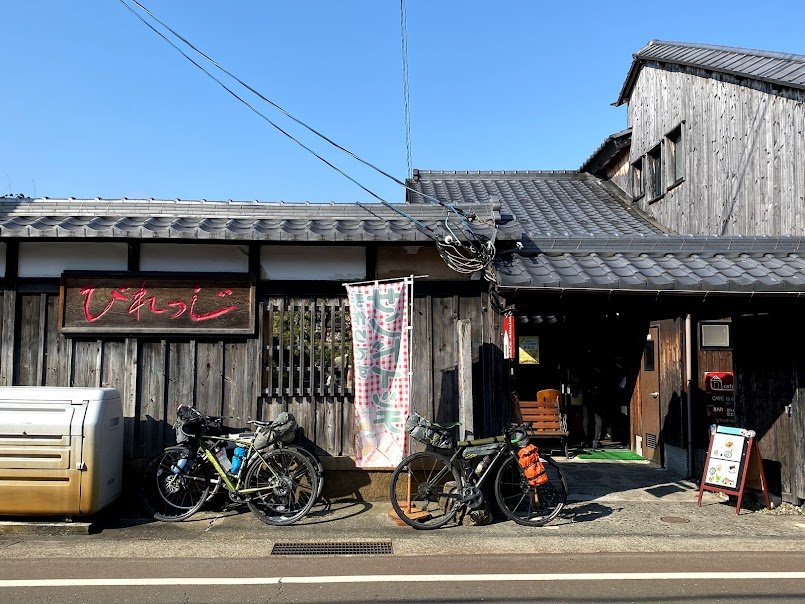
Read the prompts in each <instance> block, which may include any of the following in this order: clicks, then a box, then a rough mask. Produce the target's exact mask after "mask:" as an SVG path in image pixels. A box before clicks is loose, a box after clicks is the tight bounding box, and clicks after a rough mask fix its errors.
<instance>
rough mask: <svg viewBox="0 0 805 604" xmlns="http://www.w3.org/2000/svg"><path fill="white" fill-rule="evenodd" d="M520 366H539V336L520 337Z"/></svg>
mask: <svg viewBox="0 0 805 604" xmlns="http://www.w3.org/2000/svg"><path fill="white" fill-rule="evenodd" d="M519 346H520V351H519V356H518V361H519V363H520V365H539V336H520V338H519Z"/></svg>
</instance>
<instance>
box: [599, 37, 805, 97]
mask: <svg viewBox="0 0 805 604" xmlns="http://www.w3.org/2000/svg"><path fill="white" fill-rule="evenodd" d="M646 61H657V62H662V63H672V64H675V65H684V66H686V67H696V68H700V69H706V70H709V71H714V72H719V73H726V74H730V75H733V76H737V77H742V78H749V79H753V80H759V81H761V82H769V83H771V84H776V85H778V86H784V87H788V88H795V89H799V90H805V56H804V55H796V54H784V53H779V52H768V51H763V50H751V49H747V48H732V47H729V46H714V45H711V44H690V43H686V42H665V41H662V40H651V41H650V42H649V43H648V44H647V45H646V46H645V47H643V48H641V49H640V50H639V51H637V52H636V53H635V54H634V55H633V60H632V65H631V67H630V68H629V74H628V75H627V76H626V81H625V82H624V83H623V88H622V89H621V92H620V95H618V100H617V101H615V103H614V104H615V105H622V104H623V103H626V102H628V101H629V97H630V96H631V94H632V88H633V87H634V84H635V82H636V81H637V75H638V73H639V72H640V68H641V67H642V66H643V64H645V62H646Z"/></svg>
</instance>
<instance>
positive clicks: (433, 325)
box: [0, 291, 508, 457]
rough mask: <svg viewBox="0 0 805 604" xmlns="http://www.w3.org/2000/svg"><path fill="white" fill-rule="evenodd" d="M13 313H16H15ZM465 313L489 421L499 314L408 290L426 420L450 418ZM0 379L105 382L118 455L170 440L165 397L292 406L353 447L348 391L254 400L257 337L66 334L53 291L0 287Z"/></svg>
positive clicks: (221, 410)
mask: <svg viewBox="0 0 805 604" xmlns="http://www.w3.org/2000/svg"><path fill="white" fill-rule="evenodd" d="M15 315H16V319H15ZM458 319H469V320H470V321H471V322H472V341H473V396H474V401H475V408H476V420H475V424H476V430H477V429H478V428H477V427H478V426H483V425H484V421H486V423H487V424H490V425H492V426H494V427H495V428H497V427H498V426H499V425H500V424H501V422H502V418H503V417H508V410H507V409H505V410H504V409H503V408H502V406H501V405H503V404H504V403H503V402H501V398H502V397H500V395H499V393H500V392H502V389H501V388H500V387H498V384H500V383H501V380H502V377H503V376H502V360H501V359H499V356H500V347H499V342H498V341H499V339H500V325H499V318H498V317H497V315H495V314H494V313H490V312H488V311H487V297H486V295H484V296H481V295H480V294H469V293H468V294H464V295H449V294H445V295H435V294H434V295H427V296H417V297H415V299H414V338H413V372H414V378H413V383H412V393H411V395H412V400H411V406H412V409H413V410H415V411H418V412H419V413H420V414H422V415H423V416H425V417H428V418H433V419H435V420H436V421H444V422H447V421H456V420H457V419H458V390H457V384H458V379H457V365H456V337H457V336H456V321H457V320H458ZM0 325H1V326H2V329H0V384H2V385H18V386H85V387H98V386H109V387H114V388H117V389H118V390H119V391H120V392H121V396H122V398H123V406H124V415H125V417H126V439H125V442H126V445H125V447H126V448H125V451H126V456H127V457H148V456H151V455H154V454H155V453H156V452H158V450H159V449H160V448H161V447H162V446H164V444H167V443H168V442H170V441H171V440H172V434H173V433H172V423H173V419H174V411H175V407H176V406H177V405H178V404H180V403H185V404H192V405H195V406H196V407H198V408H199V409H201V410H202V411H204V412H205V413H208V414H211V415H223V416H226V417H231V418H232V419H231V420H229V422H228V423H229V424H231V425H232V427H235V428H238V427H243V426H244V424H245V421H246V420H247V419H254V418H257V419H260V418H266V419H268V418H271V417H274V416H276V415H277V414H278V413H279V412H280V411H281V410H284V409H290V410H291V411H292V412H293V413H294V414H295V415H297V417H298V419H299V421H300V425H301V426H302V427H303V428H304V429H305V435H306V436H307V437H308V438H309V439H310V440H311V441H313V442H314V443H315V444H316V445H317V447H318V448H319V450H320V451H321V452H325V453H328V454H331V455H353V454H354V444H353V443H354V428H353V421H352V418H353V408H352V402H351V400H346V399H344V398H341V399H338V400H336V399H335V398H333V399H327V398H326V397H324V398H322V397H315V398H313V397H311V398H308V399H304V398H302V399H299V400H297V399H293V400H286V401H282V402H281V403H279V404H278V403H277V401H265V402H264V401H263V400H262V399H261V388H262V384H261V338H226V339H209V338H208V339H190V338H186V337H185V338H162V339H153V338H108V337H106V338H66V337H64V336H62V335H61V334H60V333H59V331H58V295H56V294H54V293H18V292H14V291H5V292H2V291H0Z"/></svg>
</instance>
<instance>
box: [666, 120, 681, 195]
mask: <svg viewBox="0 0 805 604" xmlns="http://www.w3.org/2000/svg"><path fill="white" fill-rule="evenodd" d="M665 144H666V149H667V154H668V161H667V163H668V187H669V188H671V187H673V186H674V185H676V184H678V183H680V182H682V180H683V179H684V178H685V150H684V147H683V145H682V124H680V125H679V126H677V127H676V128H674V129H673V130H671V132H669V133H668V136H666V137H665Z"/></svg>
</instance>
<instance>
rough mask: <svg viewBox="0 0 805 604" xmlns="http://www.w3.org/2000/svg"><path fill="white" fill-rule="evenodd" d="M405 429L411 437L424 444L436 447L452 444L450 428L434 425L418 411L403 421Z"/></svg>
mask: <svg viewBox="0 0 805 604" xmlns="http://www.w3.org/2000/svg"><path fill="white" fill-rule="evenodd" d="M405 431H406V432H408V434H410V435H411V438H413V439H414V440H418V441H419V442H421V443H425V444H426V445H431V446H433V447H436V448H437V449H449V448H451V447H452V446H453V443H454V440H453V435H452V430H450V429H448V428H442V427H441V426H434V425H433V424H432V423H431V422H429V421H428V420H426V419H425V418H424V417H422V416H421V415H419V413H412V414H411V415H409V416H408V419H407V420H406V422H405Z"/></svg>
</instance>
